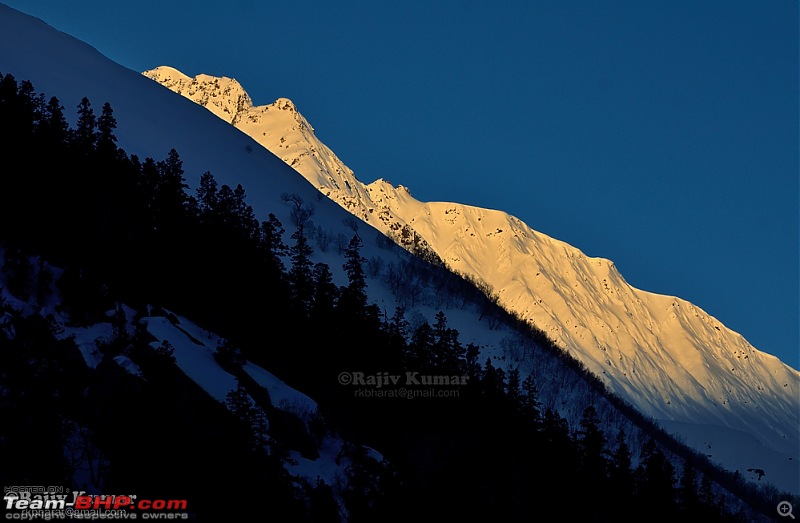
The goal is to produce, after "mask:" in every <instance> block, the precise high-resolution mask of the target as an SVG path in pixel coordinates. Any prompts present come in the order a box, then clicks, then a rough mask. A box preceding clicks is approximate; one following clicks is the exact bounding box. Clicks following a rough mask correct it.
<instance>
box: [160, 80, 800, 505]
mask: <svg viewBox="0 0 800 523" xmlns="http://www.w3.org/2000/svg"><path fill="white" fill-rule="evenodd" d="M144 75H145V76H147V77H149V78H151V79H153V80H155V81H157V82H159V83H161V84H163V85H165V86H166V87H168V88H170V89H171V90H173V91H175V92H177V93H180V94H181V95H183V96H184V97H186V98H189V99H191V100H192V101H194V102H196V103H198V104H200V105H202V106H204V107H206V108H207V109H209V110H210V111H212V112H213V113H214V114H216V115H217V116H219V117H220V118H222V119H223V120H225V121H227V122H228V123H230V124H232V125H234V126H236V127H237V128H238V129H240V130H241V131H243V132H244V133H246V134H248V135H249V136H251V137H252V138H253V139H254V140H256V141H257V142H258V143H260V144H261V145H263V146H264V147H266V148H267V149H269V150H270V151H272V152H273V153H274V154H275V155H276V156H278V157H280V158H281V159H283V160H284V161H285V162H286V163H287V164H289V165H290V166H292V167H293V168H294V169H295V170H297V171H298V172H299V173H301V174H302V175H303V176H304V177H305V178H306V179H308V180H309V181H310V182H311V183H312V184H313V185H314V186H315V187H317V188H318V189H319V190H320V191H321V192H323V193H324V194H326V195H328V196H330V198H332V199H333V200H335V201H336V202H338V203H339V204H340V205H341V206H342V207H344V208H346V209H347V210H349V211H350V212H352V213H353V214H355V215H356V216H358V217H360V218H362V219H363V220H365V221H367V222H368V223H370V224H372V225H373V226H374V227H376V228H378V229H379V230H381V231H383V232H384V233H386V234H387V235H389V236H392V237H393V238H395V239H397V231H398V230H400V229H401V227H403V226H405V225H408V226H410V227H411V228H412V229H413V230H414V231H415V232H416V233H418V234H419V235H420V236H421V237H422V238H424V239H425V240H426V241H427V243H428V244H429V245H430V247H431V248H432V249H433V250H434V251H435V252H436V253H437V254H438V255H439V256H440V257H441V258H442V259H443V260H444V261H445V263H446V264H447V265H448V266H449V267H450V268H452V269H454V270H456V271H459V272H461V273H463V274H468V275H470V276H472V277H475V278H477V279H480V280H483V281H484V282H486V283H487V284H488V285H490V286H491V288H492V289H493V291H494V292H495V293H496V294H497V296H498V297H499V300H500V303H501V304H502V305H503V306H504V307H505V308H507V309H508V310H511V311H514V312H515V313H516V314H518V315H519V316H521V317H522V318H524V319H526V320H529V321H530V322H532V323H533V324H534V325H536V326H537V327H538V328H540V329H542V330H543V331H545V332H546V333H547V334H548V335H549V336H550V337H551V338H552V339H553V340H554V341H555V342H556V343H557V344H558V345H560V346H562V347H563V348H565V349H566V350H567V351H568V352H569V353H570V354H572V355H573V356H575V357H576V358H577V359H579V360H580V361H581V362H583V364H584V365H585V366H586V367H587V368H588V369H589V370H590V371H591V372H593V373H594V374H596V375H597V376H598V377H600V378H601V379H602V380H603V381H604V382H605V383H606V385H607V386H608V387H609V388H610V389H611V390H612V391H614V392H615V393H617V394H618V395H620V396H621V397H623V398H625V399H626V400H627V401H629V402H630V403H631V404H633V405H634V406H636V407H637V408H638V409H640V410H641V411H642V412H643V413H645V414H647V415H649V416H651V417H653V418H655V419H656V420H661V421H662V422H663V425H664V426H665V427H666V428H668V429H669V430H673V431H675V432H676V433H677V434H679V435H680V436H682V437H683V438H684V439H685V440H686V442H687V443H689V444H690V445H693V446H695V447H696V448H697V449H698V450H700V451H701V452H704V453H706V454H708V455H710V456H711V457H712V458H713V459H716V460H718V461H720V462H721V463H722V464H724V465H726V466H728V467H730V468H733V469H737V468H739V469H741V470H746V468H747V467H749V466H755V465H754V464H755V463H763V459H762V458H761V457H762V456H764V455H769V456H770V460H769V462H770V463H771V464H772V467H773V468H772V477H773V481H775V482H776V483H777V484H779V485H780V486H781V487H783V488H787V489H791V490H792V491H795V492H797V491H800V480H798V466H797V464H798V463H800V455H799V454H800V452H798V449H800V437H798V436H799V433H800V415H799V413H800V395H799V394H798V392H799V390H800V373H798V372H797V371H796V370H794V369H792V368H791V367H789V366H788V365H786V364H784V363H783V362H781V361H780V360H779V359H777V358H775V357H774V356H771V355H768V354H765V353H763V352H760V351H758V350H757V349H756V348H754V347H753V346H752V345H751V344H750V343H748V342H747V340H745V339H744V338H743V337H742V336H741V335H740V334H738V333H736V332H734V331H732V330H730V329H728V328H727V327H725V326H724V325H723V324H722V323H720V322H719V321H718V320H717V319H715V318H714V317H713V316H711V315H710V314H708V313H707V312H705V311H703V310H702V309H700V308H698V307H696V306H694V305H692V304H691V303H689V302H687V301H685V300H682V299H680V298H676V297H673V296H664V295H659V294H653V293H650V292H646V291H642V290H639V289H636V288H633V287H631V286H630V285H629V284H628V283H627V282H626V281H625V279H624V278H623V277H622V275H620V273H619V272H618V271H617V269H616V267H615V266H614V264H613V263H612V262H611V261H609V260H606V259H602V258H591V257H588V256H586V255H585V254H583V253H582V252H581V251H580V250H579V249H577V248H575V247H572V246H570V245H568V244H566V243H564V242H561V241H558V240H555V239H553V238H551V237H548V236H547V235H545V234H542V233H539V232H537V231H535V230H533V229H531V228H530V227H529V226H528V225H526V224H525V223H523V222H522V221H520V220H518V219H517V218H515V217H513V216H510V215H508V214H507V213H504V212H501V211H496V210H489V209H481V208H476V207H471V206H467V205H460V204H457V203H442V202H428V203H424V202H419V201H417V200H416V199H414V198H413V197H412V196H411V194H410V193H409V191H408V190H407V189H406V188H404V187H402V186H399V187H394V186H393V185H391V184H390V183H388V182H386V181H384V180H382V179H379V180H377V181H375V182H373V183H371V184H369V185H365V184H363V183H361V182H359V181H358V180H357V179H356V178H355V175H354V173H353V171H352V170H351V169H349V168H348V167H347V166H345V165H344V164H343V163H342V161H341V160H340V159H339V158H338V157H337V156H336V155H335V154H334V153H333V152H332V151H331V150H330V149H329V148H328V147H326V146H325V145H324V144H323V143H322V142H320V140H319V139H318V138H317V137H316V136H315V134H314V129H313V128H312V126H311V125H310V124H309V123H308V122H307V121H306V119H305V118H304V117H303V116H302V115H301V114H300V113H299V112H298V110H297V108H296V107H295V106H294V104H293V103H292V102H291V101H290V100H288V99H286V98H279V99H278V100H276V101H275V102H274V103H272V104H270V105H264V106H254V105H253V102H252V100H251V99H250V97H249V96H248V95H247V93H246V92H245V91H244V89H243V88H242V86H241V85H240V84H239V83H238V82H237V81H236V80H234V79H231V78H226V77H222V78H217V77H212V76H207V75H198V76H197V77H195V78H190V77H188V76H186V75H184V74H183V73H181V72H180V71H177V70H176V69H173V68H170V67H159V68H156V69H153V70H151V71H146V72H145V73H144ZM741 299H745V298H741ZM740 433H742V434H746V435H748V436H749V437H750V438H751V439H749V440H748V441H749V443H748V444H747V445H742V446H741V448H739V450H738V452H727V453H726V454H725V455H724V456H723V455H721V454H720V455H714V451H713V449H714V445H715V444H716V445H717V446H718V447H723V446H724V445H725V443H726V441H725V438H727V437H728V435H731V434H740ZM698 434H705V435H706V436H705V437H704V438H703V437H698Z"/></svg>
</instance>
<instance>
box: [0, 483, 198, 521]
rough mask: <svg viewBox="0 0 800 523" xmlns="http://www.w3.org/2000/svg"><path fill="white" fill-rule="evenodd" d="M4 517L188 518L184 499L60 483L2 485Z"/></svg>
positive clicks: (23, 518) (70, 518)
mask: <svg viewBox="0 0 800 523" xmlns="http://www.w3.org/2000/svg"><path fill="white" fill-rule="evenodd" d="M3 505H4V506H5V509H6V517H5V519H12V520H13V519H17V520H36V519H43V520H53V519H56V520H58V519H63V520H76V519H189V513H188V512H186V511H187V508H188V503H187V501H186V500H185V499H138V496H137V495H136V494H130V495H127V494H110V495H106V494H87V493H86V492H84V491H78V490H73V491H70V489H69V488H65V487H61V486H50V487H40V486H14V487H4V489H3Z"/></svg>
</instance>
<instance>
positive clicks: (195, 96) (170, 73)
mask: <svg viewBox="0 0 800 523" xmlns="http://www.w3.org/2000/svg"><path fill="white" fill-rule="evenodd" d="M142 74H143V75H144V76H146V77H148V78H150V79H151V80H155V81H156V82H158V83H160V84H161V85H163V86H165V87H167V88H168V89H170V90H172V91H175V92H176V93H178V94H180V95H183V96H184V97H186V98H188V99H190V100H192V101H193V102H195V103H197V104H198V105H202V106H203V107H205V108H206V109H208V110H209V111H211V112H212V113H214V114H215V115H217V116H218V117H220V118H222V119H223V120H225V121H226V122H228V123H234V122H235V121H236V120H237V119H238V118H239V115H240V114H241V113H242V112H245V111H247V110H249V109H250V108H252V107H253V101H252V100H251V99H250V95H248V94H247V92H246V91H245V90H244V88H243V87H242V85H241V84H240V83H239V82H238V81H236V79H234V78H228V77H227V76H221V77H217V76H211V75H207V74H198V75H197V76H195V77H194V78H192V77H190V76H188V75H186V74H184V73H182V72H181V71H179V70H177V69H175V68H174V67H169V66H165V65H162V66H159V67H156V68H155V69H150V70H149V71H145V72H144V73H142Z"/></svg>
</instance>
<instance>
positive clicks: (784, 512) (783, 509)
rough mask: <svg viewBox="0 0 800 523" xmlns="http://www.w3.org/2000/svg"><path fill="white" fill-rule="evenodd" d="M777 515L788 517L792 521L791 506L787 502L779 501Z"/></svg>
mask: <svg viewBox="0 0 800 523" xmlns="http://www.w3.org/2000/svg"><path fill="white" fill-rule="evenodd" d="M778 514H780V515H781V516H784V517H786V516H789V517H790V518H792V519H794V514H792V504H791V503H789V502H788V501H781V502H780V503H778Z"/></svg>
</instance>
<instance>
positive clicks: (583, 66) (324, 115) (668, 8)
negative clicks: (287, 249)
mask: <svg viewBox="0 0 800 523" xmlns="http://www.w3.org/2000/svg"><path fill="white" fill-rule="evenodd" d="M3 1H4V3H6V4H8V5H10V6H12V7H15V8H17V9H19V10H21V11H23V12H26V13H28V14H31V15H34V16H37V17H39V18H41V19H43V20H44V21H45V22H47V23H49V24H50V25H52V26H54V27H56V28H57V29H60V30H62V31H64V32H66V33H69V34H71V35H73V36H75V37H77V38H79V39H81V40H84V41H85V42H87V43H89V44H91V45H93V46H94V47H96V48H97V49H98V50H99V51H100V52H102V53H103V54H105V55H106V56H108V57H109V58H111V59H113V60H115V61H117V62H119V63H121V64H123V65H125V66H128V67H130V68H131V69H135V70H137V71H143V70H145V69H150V68H153V67H156V66H159V65H170V66H173V67H175V68H177V69H180V70H181V71H183V72H184V73H186V74H188V75H192V76H193V75H196V74H199V73H207V74H213V75H219V76H229V77H234V78H236V79H237V80H239V81H240V82H241V83H242V85H243V86H244V88H245V89H246V90H247V91H248V92H249V93H250V95H251V97H252V98H253V100H254V102H255V103H256V104H258V105H261V104H266V103H271V102H272V101H274V100H275V98H278V97H287V98H291V99H292V100H293V101H294V102H295V103H296V104H297V106H298V108H299V110H300V111H301V112H302V113H303V114H304V115H305V116H306V118H308V120H309V121H310V122H311V124H312V125H313V126H314V127H315V129H316V133H317V136H319V137H320V139H322V140H323V141H324V142H325V143H326V144H327V145H328V146H330V147H331V149H333V150H334V151H335V152H336V153H337V155H338V156H339V157H340V158H341V159H342V160H343V161H344V162H345V163H346V164H347V165H348V166H350V167H351V168H352V169H353V170H354V171H355V173H356V176H357V177H358V178H359V179H360V180H361V181H363V182H371V181H372V180H374V179H376V178H385V179H387V180H389V181H391V182H392V183H394V184H395V185H396V184H403V185H405V186H407V187H409V188H410V189H411V192H412V194H413V195H414V196H415V197H416V198H417V199H419V200H423V201H431V200H444V201H455V202H460V203H466V204H471V205H477V206H480V207H488V208H494V209H500V210H504V211H506V212H509V213H510V214H513V215H515V216H517V217H519V218H520V219H522V220H523V221H525V222H526V223H527V224H528V225H530V226H531V227H532V228H534V229H536V230H538V231H540V232H543V233H545V234H548V235H550V236H553V237H555V238H557V239H560V240H564V241H566V242H568V243H570V244H572V245H574V246H576V247H578V248H580V249H581V250H583V251H584V252H585V253H586V254H588V255H590V256H601V257H605V258H609V259H611V260H613V261H614V262H615V263H616V265H617V267H618V268H619V270H620V271H621V273H622V275H623V276H624V277H625V278H626V279H627V280H628V282H629V283H631V284H632V285H634V286H635V287H638V288H640V289H644V290H648V291H652V292H657V293H663V294H670V295H676V296H679V297H681V298H684V299H687V300H689V301H691V302H693V303H695V304H696V305H698V306H700V307H701V308H703V309H704V310H705V311H706V312H708V313H709V314H711V315H712V316H715V317H716V318H717V319H719V320H720V321H722V322H723V323H724V324H725V325H727V326H728V327H730V328H731V329H733V330H735V331H737V332H739V333H741V334H742V335H743V336H744V337H745V338H747V339H748V341H750V342H751V343H752V344H753V345H755V346H756V347H757V348H759V349H760V350H763V351H765V352H768V353H770V354H775V355H777V356H778V357H780V358H781V359H782V360H783V361H785V362H786V363H788V364H790V365H792V366H793V367H794V368H799V367H800V339H799V338H798V324H799V323H800V310H799V309H798V299H799V296H800V280H799V279H798V273H799V272H800V265H799V261H798V243H799V242H800V230H799V223H800V216H799V215H798V206H799V205H798V204H799V202H800V186H799V181H798V180H799V178H800V172H799V167H798V151H799V150H800V145H798V144H800V134H799V133H798V85H799V83H798V82H800V79H799V77H798V63H800V61H799V58H798V2H797V1H796V0H769V1H763V0H752V1H738V0H720V1H716V0H713V1H707V0H703V1H696V0H692V1H685V0H677V1H676V0H673V1H669V2H667V1H648V2H642V1H640V0H634V1H613V2H611V1H608V2H597V1H589V0H583V1H569V0H566V1H564V0H559V1H548V2H538V1H521V2H494V3H492V4H489V3H479V2H474V1H464V2H455V1H444V2H416V1H404V2H402V3H401V2H374V1H370V2H367V1H363V2H347V1H345V2H341V1H340V2H322V1H302V0H299V1H295V2H290V3H271V2H262V1H256V0H229V1H227V2H214V3H211V2H202V1H192V2H189V1H184V0H174V1H170V2H163V1H157V2H156V1H152V0H137V1H136V2H132V1H115V2H103V1H99V0H94V1H88V0H79V1H71V2H63V1H62V0H3ZM394 4H397V5H394ZM65 105H66V104H65Z"/></svg>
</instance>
